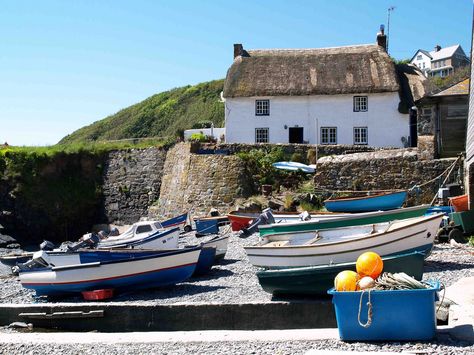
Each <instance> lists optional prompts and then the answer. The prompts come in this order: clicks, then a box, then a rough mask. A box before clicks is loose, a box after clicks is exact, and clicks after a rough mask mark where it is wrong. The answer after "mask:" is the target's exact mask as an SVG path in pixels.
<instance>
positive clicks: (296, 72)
mask: <svg viewBox="0 0 474 355" xmlns="http://www.w3.org/2000/svg"><path fill="white" fill-rule="evenodd" d="M423 80H424V77H423V75H422V74H421V72H420V71H419V70H417V68H415V67H410V66H403V67H398V68H397V67H396V66H395V64H394V63H393V61H392V60H391V58H390V57H389V55H388V54H387V52H386V36H385V35H384V33H383V30H382V32H381V33H379V34H378V35H377V44H369V45H356V46H347V47H334V48H319V49H278V50H246V49H244V48H243V46H242V45H241V44H235V45H234V61H233V63H232V65H231V67H230V68H229V70H228V71H227V76H226V80H225V84H224V92H223V97H224V99H225V120H226V121H225V122H226V127H225V128H226V134H225V136H226V141H227V142H229V143H237V142H239V143H260V142H261V143H266V142H268V143H310V144H365V145H369V146H376V147H403V146H407V145H409V144H412V145H416V112H411V111H410V108H411V107H412V106H414V101H415V100H417V99H419V98H421V97H422V96H423V95H424V88H423V83H422V81H423ZM410 112H411V114H410ZM410 127H411V133H410ZM410 136H412V138H411V139H410Z"/></svg>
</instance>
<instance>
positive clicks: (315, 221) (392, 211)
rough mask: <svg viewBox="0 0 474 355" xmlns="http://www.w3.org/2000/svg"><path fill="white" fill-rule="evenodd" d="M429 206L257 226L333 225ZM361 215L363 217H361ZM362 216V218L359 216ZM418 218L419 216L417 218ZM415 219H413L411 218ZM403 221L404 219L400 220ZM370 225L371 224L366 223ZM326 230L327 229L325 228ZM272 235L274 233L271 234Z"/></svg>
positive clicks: (422, 206)
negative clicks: (334, 223)
mask: <svg viewBox="0 0 474 355" xmlns="http://www.w3.org/2000/svg"><path fill="white" fill-rule="evenodd" d="M429 207H430V205H428V204H424V205H418V206H411V207H403V208H396V209H393V210H388V211H372V212H360V213H347V216H344V217H334V218H332V219H330V220H321V219H314V220H309V221H298V222H289V223H285V224H278V223H272V224H266V225H262V226H258V229H259V230H265V229H267V230H268V229H272V228H274V227H275V226H285V227H293V226H297V225H300V226H301V225H303V226H304V225H310V224H316V223H333V222H340V221H343V220H354V219H360V218H370V217H377V216H379V215H392V214H397V213H406V212H408V213H409V212H413V211H417V210H421V209H426V210H428V208H429ZM362 214H363V215H362ZM361 215H362V216H361ZM418 217H420V216H418ZM413 218H415V217H413ZM402 219H405V218H402ZM367 224H371V223H367ZM326 229H327V228H326ZM272 234H274V233H272Z"/></svg>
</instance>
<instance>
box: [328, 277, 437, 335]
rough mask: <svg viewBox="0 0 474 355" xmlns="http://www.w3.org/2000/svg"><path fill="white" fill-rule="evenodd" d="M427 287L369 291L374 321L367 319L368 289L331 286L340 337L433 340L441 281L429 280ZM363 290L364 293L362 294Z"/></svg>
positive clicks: (330, 291) (330, 292)
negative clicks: (334, 287)
mask: <svg viewBox="0 0 474 355" xmlns="http://www.w3.org/2000/svg"><path fill="white" fill-rule="evenodd" d="M430 285H431V287H430V288H428V289H417V290H394V291H382V290H374V291H370V302H371V304H372V317H371V324H370V325H369V326H368V327H363V326H362V325H360V324H359V320H358V315H359V304H360V302H361V296H362V302H361V309H360V322H361V323H362V324H366V323H367V321H368V305H367V303H368V298H369V292H368V291H365V292H364V293H362V291H356V292H338V291H335V290H334V289H330V290H329V291H328V293H329V294H330V295H332V296H333V298H332V302H333V304H334V308H335V311H336V320H337V327H338V329H339V337H340V338H341V340H348V341H385V340H408V341H410V340H430V339H432V338H433V337H434V336H435V332H436V314H435V313H436V312H435V301H436V300H437V291H439V283H438V282H430ZM362 294H363V295H362Z"/></svg>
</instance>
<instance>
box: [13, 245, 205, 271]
mask: <svg viewBox="0 0 474 355" xmlns="http://www.w3.org/2000/svg"><path fill="white" fill-rule="evenodd" d="M201 249H202V247H201V245H198V246H195V247H192V248H182V249H177V250H167V251H164V252H163V253H157V254H151V255H142V256H138V257H136V258H124V259H117V260H105V261H93V262H90V263H85V264H76V265H65V266H52V267H43V268H32V269H28V270H20V271H19V274H22V273H29V272H45V271H61V270H62V269H64V270H66V269H81V268H88V267H96V266H101V265H110V264H120V263H125V262H134V261H143V260H147V259H158V258H160V257H167V256H175V255H179V254H183V253H187V252H195V251H199V252H200V251H201ZM198 258H199V255H198Z"/></svg>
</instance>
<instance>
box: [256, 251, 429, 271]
mask: <svg viewBox="0 0 474 355" xmlns="http://www.w3.org/2000/svg"><path fill="white" fill-rule="evenodd" d="M427 254H428V253H427V252H424V251H420V250H415V251H412V252H407V253H399V254H398V253H396V254H392V255H386V256H382V257H381V258H382V260H383V261H385V260H393V259H398V258H406V257H412V256H423V258H425V257H426V255H427ZM355 265H356V262H355V261H352V262H344V263H334V264H320V265H309V266H295V267H285V268H282V269H263V270H258V271H257V273H256V274H257V276H259V275H265V276H268V277H277V275H278V276H280V275H281V274H291V273H294V272H301V273H306V272H308V273H311V272H313V271H316V270H324V269H329V268H346V267H351V266H355Z"/></svg>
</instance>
